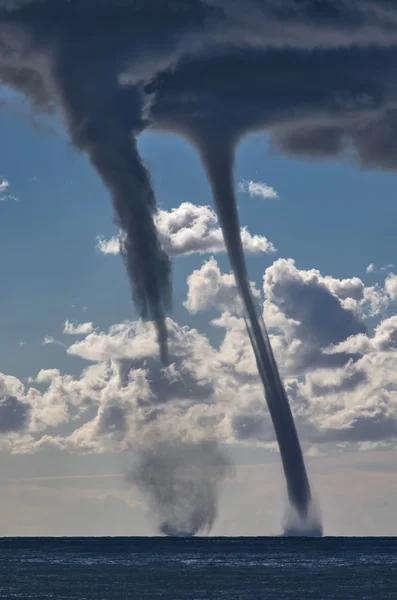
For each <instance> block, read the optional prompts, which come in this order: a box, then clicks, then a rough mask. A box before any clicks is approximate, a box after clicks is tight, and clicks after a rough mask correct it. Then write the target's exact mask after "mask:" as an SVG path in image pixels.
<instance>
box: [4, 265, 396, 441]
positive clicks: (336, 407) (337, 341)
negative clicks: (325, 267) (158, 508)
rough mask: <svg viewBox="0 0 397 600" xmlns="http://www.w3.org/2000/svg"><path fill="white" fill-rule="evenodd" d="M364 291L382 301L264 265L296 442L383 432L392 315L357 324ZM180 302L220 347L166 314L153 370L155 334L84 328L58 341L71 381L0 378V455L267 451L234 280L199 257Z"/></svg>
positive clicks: (389, 416) (392, 411)
mask: <svg viewBox="0 0 397 600" xmlns="http://www.w3.org/2000/svg"><path fill="white" fill-rule="evenodd" d="M368 289H370V290H371V294H374V293H375V294H379V295H380V296H382V295H384V294H386V292H385V290H382V289H381V288H377V289H375V290H374V289H372V288H367V287H366V286H365V285H364V284H363V283H362V281H361V280H360V279H358V278H356V277H352V278H348V279H337V278H334V277H331V276H328V275H323V274H321V273H320V272H319V271H318V270H316V269H311V270H300V269H298V267H297V266H296V264H295V263H294V261H293V260H291V259H289V260H286V259H279V260H277V261H275V263H274V264H273V265H272V266H271V267H269V268H268V269H267V270H266V272H265V274H264V287H263V291H264V294H265V300H264V301H263V300H262V298H261V294H260V292H259V290H257V289H256V288H255V286H253V290H254V294H255V296H256V300H257V302H258V303H260V302H262V301H263V310H264V313H265V316H266V318H267V320H268V322H269V325H270V333H271V337H272V342H273V345H274V348H275V352H276V353H277V354H278V356H279V358H280V359H281V360H280V365H281V367H282V373H283V378H284V382H285V387H286V390H287V393H288V396H289V398H290V401H291V406H292V409H293V412H294V415H295V417H296V421H297V424H298V427H299V429H300V431H301V434H302V439H303V441H304V443H305V444H328V443H332V444H340V443H341V444H345V443H346V444H356V445H360V444H365V443H369V442H370V443H371V444H377V443H389V442H390V440H392V439H393V438H394V437H395V428H396V421H395V415H396V408H397V376H396V373H397V368H396V367H397V317H396V316H384V315H383V313H382V312H380V313H378V314H377V317H376V318H377V319H378V321H377V324H376V325H375V327H374V328H373V329H367V328H366V325H365V323H366V316H367V315H369V314H372V313H371V311H370V310H369V309H368V303H367V296H368V293H367V290H368ZM386 296H387V298H388V299H389V308H390V307H391V303H392V302H393V300H392V298H391V297H390V295H388V294H386ZM186 306H187V308H188V309H189V310H191V311H192V312H197V311H199V310H208V309H213V310H217V311H219V316H217V317H216V318H214V319H213V320H212V322H211V325H212V326H213V327H216V328H217V329H218V330H219V332H220V333H221V342H220V344H219V346H213V345H212V344H211V343H210V341H209V339H208V337H207V336H206V335H203V334H202V333H199V332H198V331H197V330H196V329H192V328H189V327H181V326H180V325H178V324H177V323H176V322H175V321H173V320H172V319H168V320H167V328H168V330H169V332H170V333H169V351H170V364H169V366H168V367H166V368H164V367H163V366H162V364H161V363H160V361H159V359H158V356H157V342H156V332H155V329H154V327H153V326H152V325H150V324H147V323H144V322H142V321H126V322H124V323H119V324H116V325H113V326H111V327H110V328H109V330H108V331H100V330H98V329H94V328H93V327H92V328H91V327H90V328H88V327H87V331H86V332H85V333H83V332H81V334H80V335H81V336H82V337H81V339H77V340H73V343H71V344H69V345H68V346H67V348H66V351H67V353H69V354H70V355H72V356H77V357H80V358H82V359H84V360H86V361H88V363H89V366H87V368H85V369H84V370H83V371H82V372H81V374H80V375H79V376H71V375H64V374H62V373H61V372H60V370H58V369H42V370H41V371H40V372H39V373H38V374H37V375H36V376H35V377H33V378H31V379H30V380H29V382H28V384H27V385H25V384H23V383H22V382H21V381H19V380H18V379H17V378H15V377H7V376H6V375H0V416H2V419H1V421H2V430H1V432H0V433H1V437H0V447H2V448H8V449H10V450H12V451H14V452H33V451H35V450H37V449H39V448H42V447H44V446H45V447H48V446H56V447H58V448H64V449H68V450H70V451H78V452H103V451H116V450H117V451H121V450H127V449H137V450H140V451H142V450H143V451H144V450H145V448H147V443H148V440H156V439H159V438H160V437H161V439H163V440H164V439H166V440H170V441H171V442H172V441H177V442H178V443H181V444H184V443H187V444H191V443H193V444H201V443H202V442H203V440H208V439H217V440H218V441H222V442H226V443H232V444H236V443H239V444H253V443H254V444H258V443H259V444H267V445H268V446H269V447H274V432H273V427H272V425H271V421H270V419H269V414H268V411H267V409H266V406H265V403H264V400H263V388H262V385H261V382H260V380H259V378H258V374H257V368H256V364H255V360H254V356H253V353H252V349H251V345H250V342H249V339H248V336H247V333H246V329H245V324H244V320H243V318H242V317H241V312H240V311H241V306H240V305H239V302H238V300H237V294H236V288H235V283H234V278H233V276H232V275H230V274H228V273H222V272H221V270H220V268H219V265H218V264H217V262H216V261H215V259H214V258H211V259H210V260H208V261H207V262H206V263H204V265H203V266H202V267H201V268H200V269H197V270H196V271H194V272H193V273H192V275H191V276H190V278H189V280H188V295H187V300H186ZM372 318H373V317H372ZM72 326H73V330H74V329H75V328H76V327H77V325H76V324H72ZM160 434H161V435H160Z"/></svg>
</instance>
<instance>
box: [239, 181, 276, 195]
mask: <svg viewBox="0 0 397 600" xmlns="http://www.w3.org/2000/svg"><path fill="white" fill-rule="evenodd" d="M238 190H239V191H240V192H245V193H248V194H249V195H250V196H251V197H253V196H255V197H258V198H263V199H265V200H267V199H278V197H279V196H278V194H277V192H276V190H275V189H274V188H273V187H271V186H270V185H267V184H266V183H264V182H263V181H247V180H246V179H242V180H241V181H240V182H239V184H238Z"/></svg>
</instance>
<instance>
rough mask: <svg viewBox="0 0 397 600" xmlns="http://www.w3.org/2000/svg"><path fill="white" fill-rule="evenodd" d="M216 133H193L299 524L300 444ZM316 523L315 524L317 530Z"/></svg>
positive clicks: (307, 494)
mask: <svg viewBox="0 0 397 600" xmlns="http://www.w3.org/2000/svg"><path fill="white" fill-rule="evenodd" d="M221 138H222V134H219V135H218V136H216V137H215V136H213V135H211V136H210V137H205V136H203V135H202V134H200V133H197V134H193V138H192V139H193V140H194V142H195V144H196V146H197V148H198V150H199V153H200V156H201V160H202V164H203V166H204V169H205V171H206V174H207V177H208V180H209V182H210V185H211V188H212V194H213V199H214V204H215V206H216V210H217V213H218V218H219V222H220V224H221V227H222V231H223V236H224V240H225V245H226V249H227V253H228V256H229V260H230V264H231V267H232V269H233V272H234V276H235V280H236V284H237V288H238V290H239V293H240V296H241V298H242V301H243V305H244V310H245V314H246V318H245V323H246V327H247V332H248V335H249V338H250V341H251V345H252V348H253V351H254V355H255V360H256V363H257V368H258V373H259V376H260V378H261V381H262V384H263V387H264V391H265V397H266V401H267V405H268V408H269V412H270V416H271V419H272V422H273V426H274V430H275V434H276V438H277V442H278V445H279V449H280V455H281V460H282V465H283V470H284V474H285V479H286V483H287V491H288V498H289V502H290V504H291V507H292V508H293V509H294V510H295V511H296V512H297V514H298V516H299V518H300V519H301V522H302V523H307V522H308V520H309V518H310V514H311V508H312V494H311V489H310V483H309V479H308V475H307V471H306V467H305V462H304V458H303V454H302V449H301V445H300V442H299V437H298V433H297V430H296V426H295V422H294V419H293V416H292V412H291V408H290V405H289V401H288V397H287V394H286V392H285V389H284V386H283V383H282V380H281V377H280V373H279V370H278V367H277V363H276V360H275V358H274V354H273V350H272V347H271V344H270V340H269V336H268V333H267V330H266V326H265V323H264V321H263V319H262V318H261V317H259V315H258V311H257V308H256V306H255V303H254V300H253V297H252V293H251V289H250V285H249V279H248V274H247V267H246V263H245V258H244V251H243V245H242V241H241V236H240V223H239V218H238V211H237V202H236V197H235V192H234V181H233V167H234V144H233V140H230V139H229V140H228V139H227V138H226V141H225V140H223V141H222V139H221ZM320 528H321V527H320V525H316V529H320Z"/></svg>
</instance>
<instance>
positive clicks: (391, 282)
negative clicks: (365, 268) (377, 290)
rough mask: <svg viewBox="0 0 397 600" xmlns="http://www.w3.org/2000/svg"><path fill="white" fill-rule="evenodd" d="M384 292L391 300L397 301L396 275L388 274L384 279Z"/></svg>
mask: <svg viewBox="0 0 397 600" xmlns="http://www.w3.org/2000/svg"><path fill="white" fill-rule="evenodd" d="M385 290H386V292H387V293H388V295H389V296H390V298H392V299H393V300H397V275H394V274H393V273H390V275H388V276H387V277H386V281H385Z"/></svg>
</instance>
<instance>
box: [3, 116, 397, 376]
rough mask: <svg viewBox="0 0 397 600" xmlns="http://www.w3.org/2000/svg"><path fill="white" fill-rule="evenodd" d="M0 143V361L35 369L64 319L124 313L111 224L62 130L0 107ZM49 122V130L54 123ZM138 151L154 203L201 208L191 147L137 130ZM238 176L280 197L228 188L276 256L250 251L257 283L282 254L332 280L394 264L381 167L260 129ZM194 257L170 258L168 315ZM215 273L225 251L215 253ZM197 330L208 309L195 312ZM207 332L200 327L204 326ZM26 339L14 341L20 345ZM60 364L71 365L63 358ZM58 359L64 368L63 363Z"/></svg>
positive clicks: (127, 310)
mask: <svg viewBox="0 0 397 600" xmlns="http://www.w3.org/2000/svg"><path fill="white" fill-rule="evenodd" d="M0 125H1V128H2V131H3V136H4V139H5V140H7V143H6V144H5V145H4V146H3V148H2V150H1V154H0V164H1V175H2V176H3V177H4V178H6V179H7V180H8V181H9V182H10V193H12V194H13V195H14V196H16V197H17V198H18V201H17V202H15V201H12V200H9V201H7V202H2V203H1V204H0V211H1V213H2V218H1V221H0V228H1V229H0V235H1V240H2V242H1V243H2V249H3V256H4V257H6V258H5V259H4V260H3V261H2V263H1V267H0V268H1V271H0V277H1V280H2V282H3V286H2V287H3V291H2V295H1V298H0V314H1V315H2V316H1V317H0V318H1V321H0V323H1V329H2V335H1V342H0V361H1V363H2V364H3V365H4V366H5V369H6V370H7V372H9V373H12V374H15V375H17V376H20V377H23V378H26V377H28V376H29V375H32V374H34V373H35V371H37V370H38V368H40V367H41V366H42V364H41V363H42V362H43V361H45V362H46V363H49V366H53V363H54V360H59V359H61V361H62V362H63V360H64V359H65V358H64V357H62V356H61V354H60V355H59V356H56V359H55V357H54V354H55V355H57V354H58V352H57V349H54V348H51V349H49V348H46V347H43V346H42V345H41V342H42V339H43V337H44V335H45V334H48V335H52V336H54V337H57V336H58V334H59V331H60V329H61V327H62V325H63V323H64V321H65V320H66V319H72V320H73V319H75V320H77V321H81V320H86V319H88V320H93V321H94V322H95V324H97V325H99V326H100V327H107V326H108V325H110V324H111V323H114V322H118V321H121V320H124V319H127V318H130V317H131V316H134V315H135V312H134V308H133V306H132V304H131V302H130V294H129V284H128V281H127V277H126V274H125V272H124V268H123V265H122V261H121V260H120V259H119V257H117V258H115V259H114V258H113V257H104V256H103V255H102V254H101V253H100V252H99V251H98V249H97V248H96V237H97V236H98V235H104V236H105V237H110V236H111V235H114V233H115V232H116V227H115V225H114V223H113V212H112V207H111V202H110V199H109V194H108V192H107V190H106V189H105V188H104V186H103V184H102V183H101V181H100V180H99V178H98V176H97V174H96V173H95V172H94V171H93V169H92V168H91V165H90V164H89V162H88V160H87V158H86V157H85V156H84V155H82V154H80V153H78V152H76V150H75V149H74V148H73V147H72V146H71V144H70V142H69V141H68V139H67V137H66V135H65V134H64V133H62V129H61V127H60V126H59V125H58V126H57V127H56V133H53V134H51V133H50V134H49V133H48V132H47V131H46V130H45V129H44V131H40V129H37V128H34V127H32V126H31V124H30V123H29V121H28V119H27V118H21V117H20V115H14V114H12V113H11V114H10V113H7V112H5V113H1V114H0ZM54 129H55V128H54ZM140 149H141V153H142V155H143V157H144V160H145V163H146V165H147V167H148V168H149V169H150V172H151V174H152V178H153V184H154V188H155V191H156V196H157V201H158V206H159V208H164V209H170V208H172V207H176V206H178V205H179V204H180V203H181V202H185V201H188V202H192V203H194V204H197V205H202V204H209V205H211V204H212V199H211V194H210V189H209V186H208V183H207V181H206V178H205V175H204V173H203V170H202V167H201V165H200V163H199V159H198V156H197V153H196V152H195V150H194V149H193V148H192V147H191V146H190V145H189V144H188V143H187V142H185V141H184V140H183V139H180V138H177V137H175V136H171V135H167V134H154V133H148V134H144V135H143V136H142V137H141V139H140ZM235 179H236V187H237V183H238V181H240V180H242V179H245V180H253V181H264V182H266V183H267V184H268V185H271V186H272V187H274V188H275V189H276V191H277V193H278V194H279V199H267V200H263V199H260V198H255V197H253V198H251V197H249V195H248V194H245V193H242V192H238V200H239V211H240V219H241V223H242V225H246V226H247V227H248V230H249V231H250V233H252V234H264V235H266V237H268V238H269V239H270V241H271V242H273V244H274V245H275V246H276V248H277V250H278V252H277V255H270V256H269V255H263V254H260V255H250V256H249V258H248V266H249V273H250V276H251V277H252V279H254V280H256V281H257V282H258V283H259V284H260V281H261V277H262V274H263V272H264V269H265V268H266V267H267V266H269V264H271V262H272V260H273V259H274V258H276V257H293V258H294V259H295V260H296V264H297V266H298V267H299V268H301V269H311V268H316V269H319V270H320V271H321V272H323V273H324V274H329V275H333V276H334V277H338V278H343V277H351V276H354V275H357V276H359V277H361V278H362V279H363V280H364V281H365V280H367V281H369V282H371V283H373V281H374V278H375V279H376V276H375V277H374V275H372V274H370V275H366V273H365V268H366V266H367V265H368V264H369V263H371V262H372V263H375V264H376V265H379V266H381V265H387V264H389V263H393V262H394V260H395V259H394V256H395V236H394V227H395V226H394V223H395V218H396V212H397V207H396V203H395V196H396V192H397V180H396V178H395V177H394V175H393V174H392V173H387V172H379V171H363V170H360V168H359V167H358V166H357V165H356V164H355V163H354V162H353V161H350V162H348V161H346V162H341V161H336V160H334V161H325V160H317V161H307V160H298V159H295V158H287V157H285V156H283V155H280V154H278V153H276V152H273V151H272V150H271V149H269V145H268V143H267V139H266V137H265V136H264V135H255V136H251V137H249V138H247V139H246V140H243V142H242V143H241V144H240V146H239V147H238V150H237V156H236V170H235ZM202 261H203V257H202V256H198V257H197V256H196V255H193V256H188V257H182V258H177V259H175V260H174V262H173V282H174V291H173V293H174V304H173V312H172V315H173V317H174V318H175V319H176V320H177V321H180V322H186V323H191V318H190V317H189V315H188V314H187V312H186V310H185V309H184V308H183V307H182V306H181V304H182V301H183V299H184V298H185V296H186V289H187V288H186V277H187V275H188V274H189V273H190V272H191V271H192V270H193V269H194V268H197V267H198V266H199V265H200V264H201V263H202ZM218 263H219V265H220V267H221V268H222V269H223V270H226V269H228V262H227V258H226V256H225V255H219V256H218ZM197 319H198V320H199V321H198V322H199V323H200V326H202V327H203V326H205V322H206V321H207V320H208V319H207V316H205V315H204V316H201V315H200V316H197V317H196V320H197ZM210 330H211V329H210V328H207V332H208V331H210ZM22 341H26V342H27V344H26V346H23V347H20V346H19V345H18V343H19V342H22ZM68 362H69V363H70V364H68V366H67V369H68V370H69V369H75V368H76V367H77V364H75V361H73V360H71V359H69V361H68ZM65 367H66V365H65Z"/></svg>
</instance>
